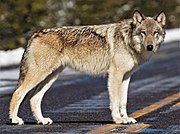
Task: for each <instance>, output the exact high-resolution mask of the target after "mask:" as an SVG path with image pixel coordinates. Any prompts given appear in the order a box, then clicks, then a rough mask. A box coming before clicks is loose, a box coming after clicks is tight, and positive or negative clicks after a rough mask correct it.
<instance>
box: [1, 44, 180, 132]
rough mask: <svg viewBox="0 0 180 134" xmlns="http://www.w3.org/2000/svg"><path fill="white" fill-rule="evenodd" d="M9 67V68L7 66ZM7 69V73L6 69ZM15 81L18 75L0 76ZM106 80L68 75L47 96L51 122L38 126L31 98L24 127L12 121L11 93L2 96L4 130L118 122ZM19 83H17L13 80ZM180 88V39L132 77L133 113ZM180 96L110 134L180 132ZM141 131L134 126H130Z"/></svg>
mask: <svg viewBox="0 0 180 134" xmlns="http://www.w3.org/2000/svg"><path fill="white" fill-rule="evenodd" d="M3 71H4V70H3ZM3 71H2V72H3ZM0 81H7V82H9V83H8V84H11V83H13V82H14V81H15V83H16V82H17V79H11V78H8V79H7V78H6V79H0ZM106 83H107V78H106V77H105V78H102V77H92V76H87V75H83V74H80V73H73V74H71V73H70V74H63V75H60V77H59V79H58V80H57V81H56V82H55V83H54V85H53V87H52V88H51V89H50V90H48V92H47V93H46V94H45V96H44V98H43V102H42V111H43V115H44V116H45V117H50V118H51V119H52V120H53V121H54V123H53V124H52V125H44V126H43V125H37V124H36V121H35V120H34V118H33V116H32V113H31V111H30V106H29V96H27V97H26V99H25V101H24V102H23V104H22V105H21V107H20V110H19V116H20V117H22V118H23V120H24V121H25V125H22V126H16V125H11V124H10V122H9V120H8V111H9V110H8V109H9V103H10V99H11V96H6V97H1V98H0V134H1V133H2V134H4V133H39V134H41V133H43V134H44V133H57V134H58V133H59V134H61V133H69V134H71V133H72V134H73V133H77V134H81V133H82V134H83V133H87V132H93V131H92V130H96V129H98V128H99V127H102V126H106V124H113V122H112V119H111V116H110V110H109V108H108V104H109V100H108V93H107V87H106V85H107V84H106ZM13 84H14V83H13ZM179 92H180V42H171V43H168V44H164V45H163V46H162V47H161V49H160V51H159V52H158V53H157V54H156V55H155V56H153V58H152V59H151V60H150V61H149V62H148V63H146V64H144V65H143V66H142V67H141V68H140V69H139V70H138V71H137V72H136V73H135V74H134V75H133V77H132V79H131V84H130V89H129V95H128V113H129V114H131V113H133V112H136V111H138V110H141V109H143V108H145V107H147V106H149V105H152V104H154V103H156V102H159V101H161V100H163V99H164V98H166V97H169V96H172V95H174V94H178V93H179ZM179 111H180V96H179V97H178V99H176V100H173V101H170V103H168V104H166V105H163V106H162V107H160V108H158V109H157V110H154V111H152V112H150V113H148V114H145V115H143V116H141V117H139V118H137V121H138V123H136V124H135V125H122V126H119V127H116V128H115V129H112V130H110V131H108V132H106V133H109V134H111V133H113V134H114V133H123V132H124V133H132V132H136V133H160V134H161V133H162V134H164V133H165V134H166V133H167V134H169V133H171V134H178V133H180V112H179ZM131 126H132V127H135V128H138V127H139V126H146V127H145V128H140V129H139V130H136V131H135V130H129V129H128V128H129V127H131Z"/></svg>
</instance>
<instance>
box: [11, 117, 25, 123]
mask: <svg viewBox="0 0 180 134" xmlns="http://www.w3.org/2000/svg"><path fill="white" fill-rule="evenodd" d="M10 121H11V123H12V124H15V125H23V124H24V121H23V120H22V119H21V118H19V117H14V118H10Z"/></svg>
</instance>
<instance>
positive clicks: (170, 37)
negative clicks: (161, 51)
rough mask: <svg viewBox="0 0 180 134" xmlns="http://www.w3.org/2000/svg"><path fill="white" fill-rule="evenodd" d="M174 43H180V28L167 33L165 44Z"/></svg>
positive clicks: (169, 30)
mask: <svg viewBox="0 0 180 134" xmlns="http://www.w3.org/2000/svg"><path fill="white" fill-rule="evenodd" d="M172 41H180V28H175V29H168V30H167V31H166V36H165V40H164V42H165V43H168V42H172Z"/></svg>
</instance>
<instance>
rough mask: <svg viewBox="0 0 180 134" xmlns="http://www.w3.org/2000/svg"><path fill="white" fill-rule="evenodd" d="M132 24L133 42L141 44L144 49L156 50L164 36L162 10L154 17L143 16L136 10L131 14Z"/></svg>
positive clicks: (164, 23)
mask: <svg viewBox="0 0 180 134" xmlns="http://www.w3.org/2000/svg"><path fill="white" fill-rule="evenodd" d="M132 25H133V38H132V39H133V42H135V44H141V45H142V46H143V47H144V49H145V50H146V51H153V52H156V50H157V49H158V47H159V46H160V44H161V43H162V42H163V41H164V38H165V25H166V16H165V14H164V12H160V13H159V14H157V15H156V16H154V17H145V16H144V15H143V14H142V13H140V12H139V11H137V10H136V11H135V12H134V14H133V18H132ZM142 46H141V47H142ZM136 47H138V46H136Z"/></svg>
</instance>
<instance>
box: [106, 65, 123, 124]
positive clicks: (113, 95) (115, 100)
mask: <svg viewBox="0 0 180 134" xmlns="http://www.w3.org/2000/svg"><path fill="white" fill-rule="evenodd" d="M122 80H123V72H122V71H121V70H119V69H118V68H115V67H111V68H110V70H109V79H108V91H109V99H110V109H111V116H112V118H113V121H114V122H115V123H124V121H123V119H122V117H121V115H120V112H119V98H120V87H121V84H122Z"/></svg>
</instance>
